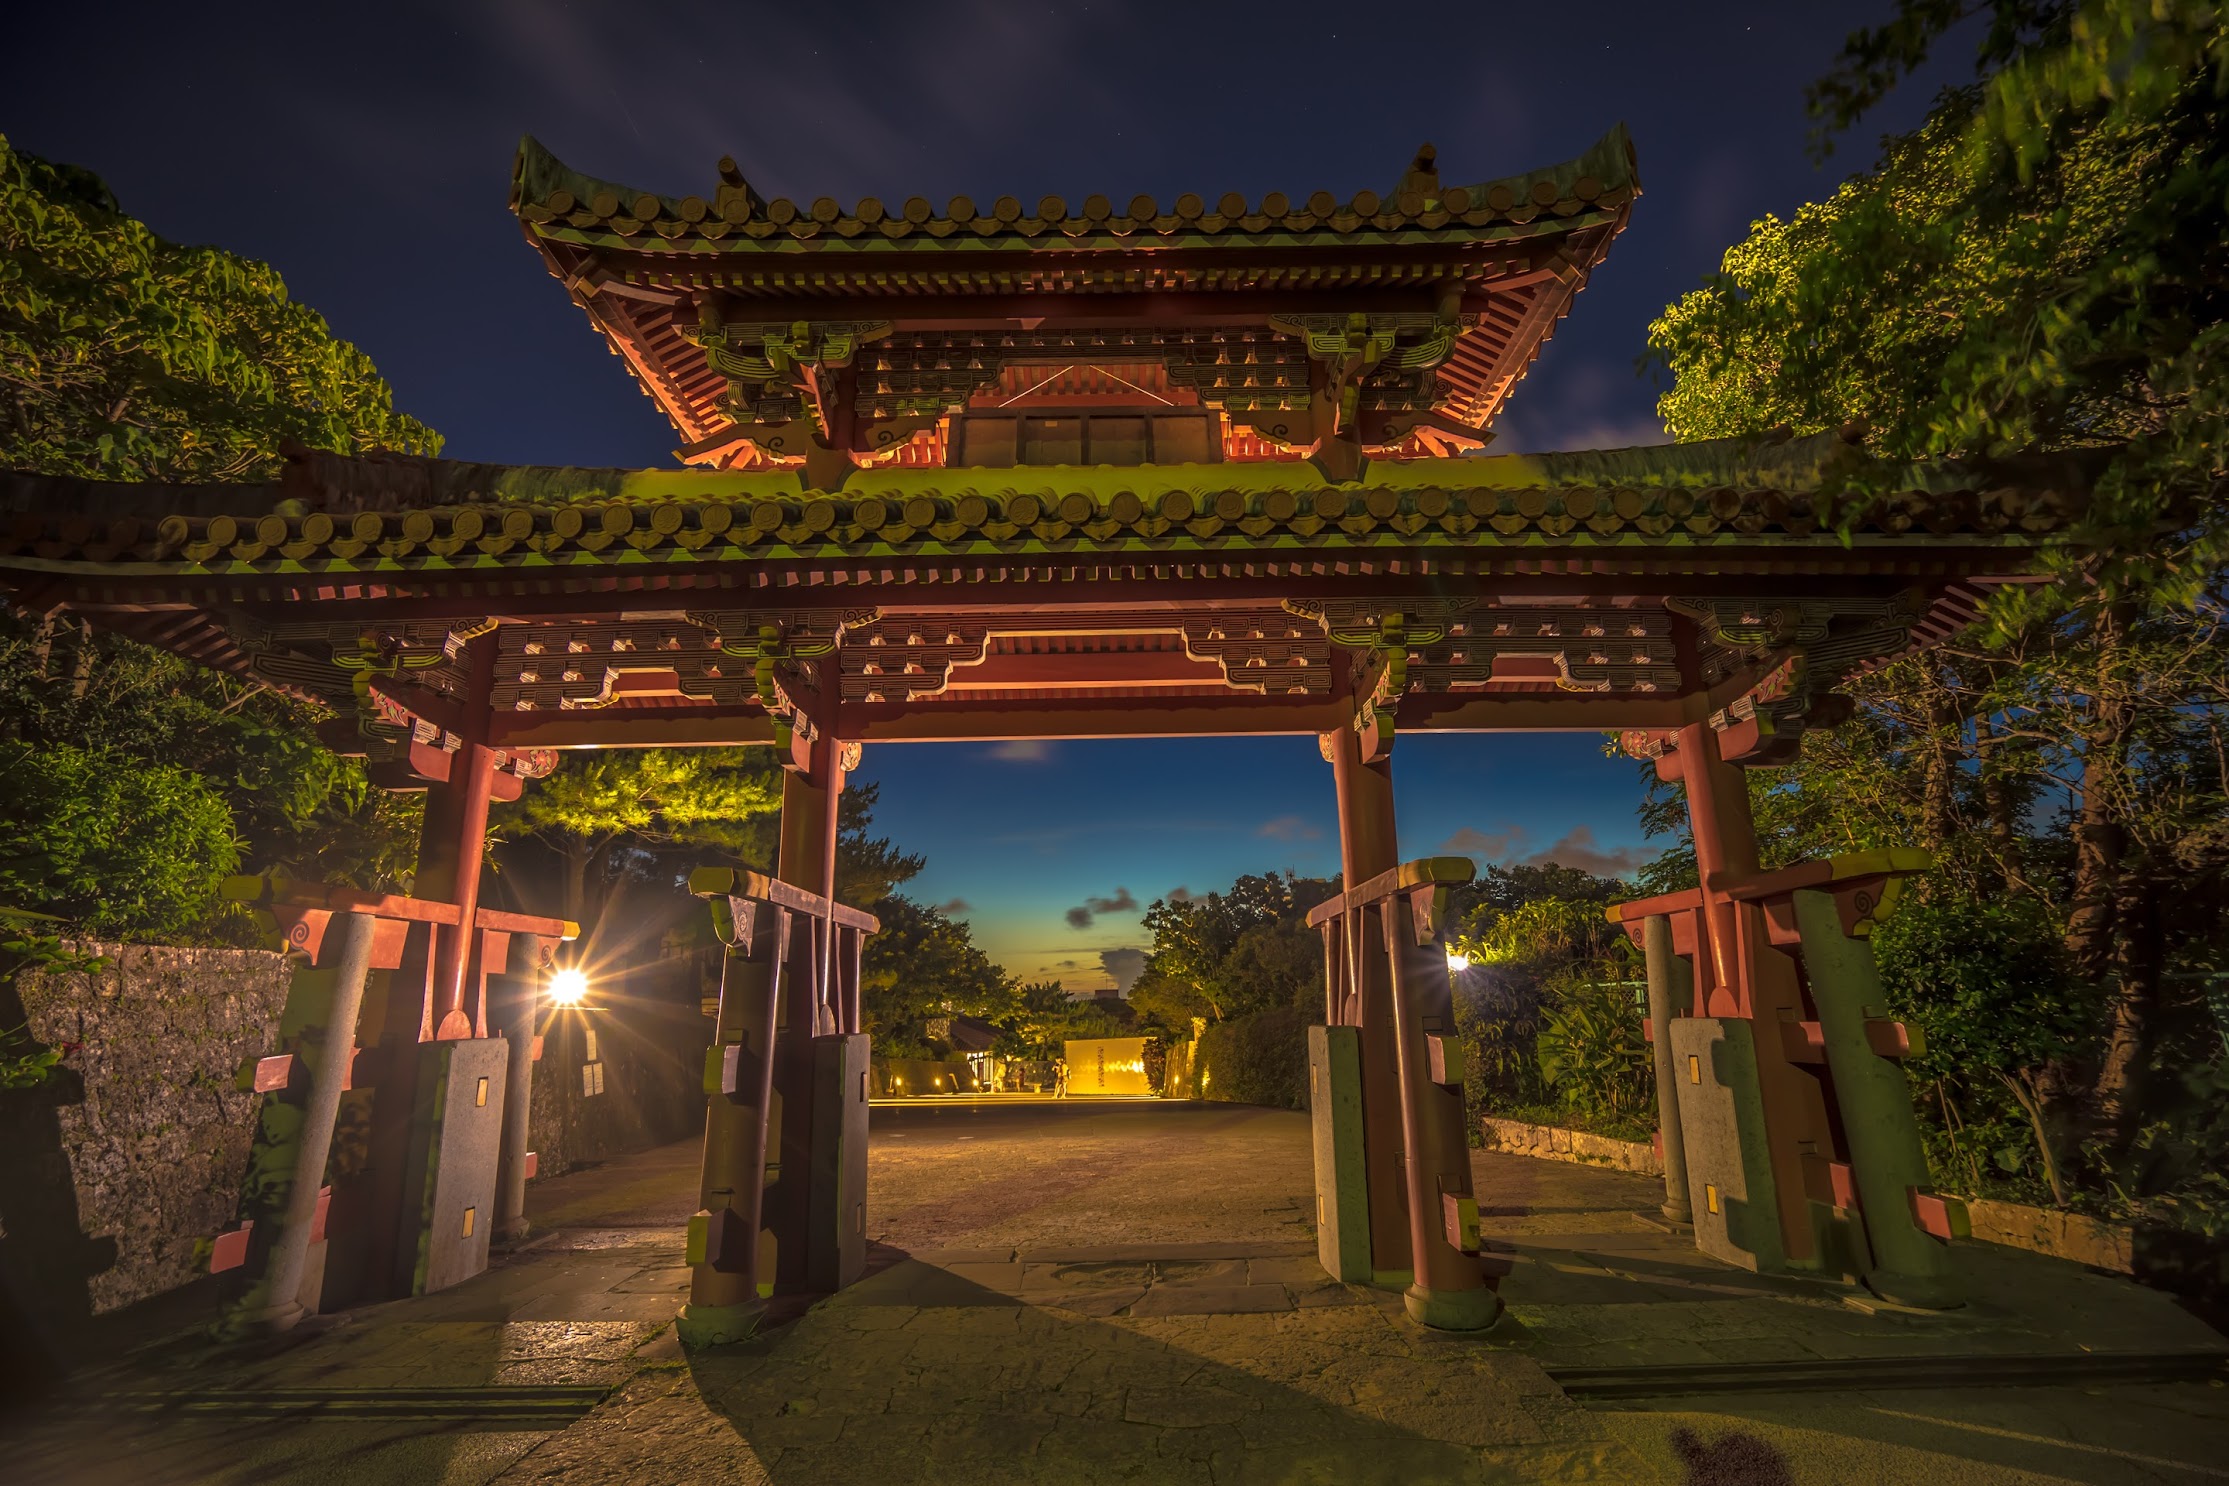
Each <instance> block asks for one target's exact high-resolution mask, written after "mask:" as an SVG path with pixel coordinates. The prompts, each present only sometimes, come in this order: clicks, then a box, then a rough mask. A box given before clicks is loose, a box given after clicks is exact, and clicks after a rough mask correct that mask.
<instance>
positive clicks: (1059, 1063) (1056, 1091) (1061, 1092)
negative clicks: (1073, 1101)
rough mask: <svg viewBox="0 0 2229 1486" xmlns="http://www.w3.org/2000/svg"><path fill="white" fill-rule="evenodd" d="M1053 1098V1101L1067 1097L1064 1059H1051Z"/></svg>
mask: <svg viewBox="0 0 2229 1486" xmlns="http://www.w3.org/2000/svg"><path fill="white" fill-rule="evenodd" d="M1053 1097H1054V1098H1055V1099H1065V1098H1067V1097H1068V1060H1067V1059H1066V1058H1055V1059H1053Z"/></svg>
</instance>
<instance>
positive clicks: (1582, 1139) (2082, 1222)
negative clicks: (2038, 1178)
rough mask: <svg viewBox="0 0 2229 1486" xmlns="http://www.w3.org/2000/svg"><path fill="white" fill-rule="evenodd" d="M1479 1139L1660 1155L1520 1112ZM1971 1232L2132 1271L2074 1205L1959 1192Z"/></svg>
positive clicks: (1643, 1171) (1624, 1164) (1539, 1149)
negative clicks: (2061, 1207)
mask: <svg viewBox="0 0 2229 1486" xmlns="http://www.w3.org/2000/svg"><path fill="white" fill-rule="evenodd" d="M1479 1125H1480V1127H1481V1128H1482V1130H1483V1131H1484V1134H1485V1146H1486V1149H1487V1150H1490V1151H1500V1152H1503V1153H1504V1154H1506V1155H1511V1156H1531V1157H1534V1158H1536V1159H1538V1160H1543V1161H1570V1162H1574V1163H1576V1164H1578V1165H1581V1166H1605V1167H1609V1168H1611V1169H1613V1170H1617V1171H1630V1172H1634V1173H1636V1174H1637V1175H1641V1176H1662V1175H1663V1174H1664V1163H1663V1162H1662V1161H1661V1160H1659V1159H1658V1158H1657V1154H1656V1148H1655V1146H1654V1145H1653V1144H1652V1143H1649V1142H1646V1141H1638V1140H1612V1139H1611V1138H1610V1137H1608V1136H1606V1135H1589V1134H1587V1133H1586V1132H1585V1131H1583V1130H1566V1129H1563V1128H1562V1127H1561V1126H1557V1125H1528V1124H1526V1123H1524V1122H1523V1121H1522V1120H1502V1119H1496V1118H1494V1117H1493V1116H1492V1115H1487V1116H1484V1117H1483V1118H1481V1119H1480V1121H1479ZM1966 1214H1967V1217H1968V1218H1969V1219H1970V1220H1971V1221H1972V1224H1973V1234H1972V1236H1973V1237H1975V1238H1977V1239H1980V1240H1981V1241H1982V1242H1984V1243H1993V1244H2003V1245H2004V1246H2005V1247H2007V1248H2013V1249H2025V1250H2027V1251H2028V1252H2029V1253H2031V1254H2042V1255H2044V1256H2046V1257H2048V1258H2052V1259H2065V1260H2068V1261H2070V1262H2072V1263H2075V1264H2083V1265H2087V1266H2089V1267H2090V1268H2091V1269H2102V1270H2106V1271H2108V1272H2110V1273H2112V1274H2126V1275H2133V1274H2134V1273H2135V1272H2136V1235H2135V1231H2134V1230H2133V1229H2131V1228H2130V1227H2129V1226H2128V1225H2127V1224H2126V1223H2108V1222H2105V1221H2103V1220H2102V1219H2098V1218H2089V1217H2084V1216H2083V1215H2082V1214H2080V1213H2062V1212H2055V1211H2053V1210H2052V1209H2050V1208H2042V1207H2024V1206H2022V1205H2021V1204H2019V1203H2016V1202H1996V1201H1992V1200H1991V1199H1989V1198H1986V1197H1971V1198H1968V1199H1966Z"/></svg>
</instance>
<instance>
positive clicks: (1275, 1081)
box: [1192, 1006, 1322, 1109]
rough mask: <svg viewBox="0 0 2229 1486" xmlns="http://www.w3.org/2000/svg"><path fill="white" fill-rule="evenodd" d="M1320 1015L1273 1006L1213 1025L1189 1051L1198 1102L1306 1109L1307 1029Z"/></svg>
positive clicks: (1291, 1007) (1287, 1007) (1305, 1009)
mask: <svg viewBox="0 0 2229 1486" xmlns="http://www.w3.org/2000/svg"><path fill="white" fill-rule="evenodd" d="M1321 1020H1322V1013H1320V1012H1315V1011H1311V1010H1309V1009H1307V1008H1304V1007H1298V1006H1286V1007H1273V1008H1271V1009H1269V1010H1266V1011H1255V1012H1249V1013H1247V1014H1246V1015H1244V1016H1238V1017H1233V1018H1231V1019H1229V1020H1227V1021H1220V1022H1216V1023H1214V1024H1213V1025H1211V1026H1209V1027H1208V1028H1207V1030H1206V1031H1204V1032H1202V1033H1201V1034H1200V1039H1199V1045H1198V1047H1197V1048H1196V1049H1195V1050H1194V1052H1193V1057H1192V1067H1193V1080H1194V1087H1196V1088H1197V1089H1198V1091H1199V1097H1200V1098H1202V1099H1217V1100H1227V1101H1229V1102H1230V1103H1233V1104H1266V1105H1268V1106H1270V1107H1271V1108H1273V1109H1306V1108H1307V1107H1308V1028H1309V1026H1310V1025H1311V1024H1313V1023H1316V1022H1319V1021H1321Z"/></svg>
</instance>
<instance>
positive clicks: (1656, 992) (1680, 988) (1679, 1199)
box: [1641, 913, 1695, 1223]
mask: <svg viewBox="0 0 2229 1486" xmlns="http://www.w3.org/2000/svg"><path fill="white" fill-rule="evenodd" d="M1641 939H1642V952H1643V954H1644V955H1645V956H1646V957H1647V961H1648V983H1649V1035H1650V1038H1651V1039H1652V1042H1653V1045H1654V1051H1655V1053H1656V1129H1657V1138H1658V1139H1659V1140H1660V1141H1661V1142H1662V1143H1663V1146H1664V1216H1665V1217H1667V1218H1670V1219H1671V1220H1672V1221H1674V1222H1675V1223H1686V1222H1691V1221H1693V1219H1694V1210H1693V1208H1692V1207H1691V1206H1690V1205H1689V1201H1688V1196H1687V1143H1686V1141H1685V1140H1683V1139H1682V1138H1681V1136H1680V1123H1679V1083H1678V1078H1679V1074H1678V1071H1677V1069H1676V1068H1675V1067H1674V1066H1673V1059H1672V1018H1674V1017H1687V1016H1693V1015H1694V1014H1695V1011H1694V976H1693V974H1692V973H1691V972H1690V971H1689V970H1688V968H1687V961H1685V960H1683V959H1681V958H1680V957H1679V956H1678V955H1677V954H1675V953H1674V952H1673V950H1672V921H1671V919H1670V918H1668V917H1667V916H1665V915H1664V914H1661V913H1656V914H1651V915H1650V916H1649V917H1648V918H1647V919H1646V920H1644V921H1643V923H1642V926H1641Z"/></svg>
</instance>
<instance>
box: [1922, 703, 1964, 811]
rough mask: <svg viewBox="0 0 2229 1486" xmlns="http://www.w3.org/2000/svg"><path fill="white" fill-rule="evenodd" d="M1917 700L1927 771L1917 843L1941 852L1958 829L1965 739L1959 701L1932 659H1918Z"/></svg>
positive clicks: (1923, 787)
mask: <svg viewBox="0 0 2229 1486" xmlns="http://www.w3.org/2000/svg"><path fill="white" fill-rule="evenodd" d="M1921 664H1922V666H1923V667H1924V670H1923V671H1922V672H1921V681H1920V704H1921V706H1922V707H1923V708H1925V710H1926V715H1927V742H1926V775H1925V777H1924V781H1923V784H1922V787H1921V795H1920V816H1919V834H1920V844H1921V845H1923V846H1925V847H1926V848H1927V849H1928V850H1929V851H1932V852H1935V853H1938V854H1940V853H1941V852H1942V850H1943V848H1944V847H1946V846H1948V845H1949V844H1950V839H1951V837H1952V836H1953V835H1954V834H1956V832H1957V830H1958V762H1959V759H1958V755H1959V745H1960V744H1961V743H1962V742H1964V738H1963V736H1962V735H1961V732H1960V729H1959V725H1958V722H1959V719H1958V704H1957V701H1956V699H1955V698H1953V697H1952V696H1951V692H1950V687H1949V686H1948V685H1947V684H1945V682H1944V680H1943V668H1942V666H1941V664H1940V663H1938V662H1936V661H1934V660H1931V659H1930V660H1924V661H1922V662H1921Z"/></svg>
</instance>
